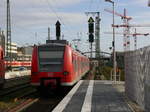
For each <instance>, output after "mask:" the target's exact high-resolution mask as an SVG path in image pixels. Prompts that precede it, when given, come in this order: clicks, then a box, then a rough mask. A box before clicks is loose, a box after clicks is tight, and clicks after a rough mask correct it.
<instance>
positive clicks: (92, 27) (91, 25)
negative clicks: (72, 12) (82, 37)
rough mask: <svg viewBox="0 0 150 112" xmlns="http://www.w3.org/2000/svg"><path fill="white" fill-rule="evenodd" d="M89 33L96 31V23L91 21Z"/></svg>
mask: <svg viewBox="0 0 150 112" xmlns="http://www.w3.org/2000/svg"><path fill="white" fill-rule="evenodd" d="M89 33H94V23H89Z"/></svg>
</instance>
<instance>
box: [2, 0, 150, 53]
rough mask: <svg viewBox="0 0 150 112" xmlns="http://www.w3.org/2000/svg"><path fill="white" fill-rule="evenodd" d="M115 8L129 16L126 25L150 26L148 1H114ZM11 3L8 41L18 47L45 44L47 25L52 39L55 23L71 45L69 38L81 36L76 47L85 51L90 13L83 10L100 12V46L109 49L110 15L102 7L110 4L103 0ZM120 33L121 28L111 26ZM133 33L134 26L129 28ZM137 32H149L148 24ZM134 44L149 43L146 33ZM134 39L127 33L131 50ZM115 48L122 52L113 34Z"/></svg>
mask: <svg viewBox="0 0 150 112" xmlns="http://www.w3.org/2000/svg"><path fill="white" fill-rule="evenodd" d="M114 2H115V11H116V12H118V13H120V14H123V10H124V8H126V10H127V15H128V16H130V17H132V18H133V19H132V20H131V21H130V24H138V25H149V26H150V7H148V0H114ZM10 3H11V28H12V41H13V42H15V43H17V44H18V45H19V46H25V45H33V44H38V43H41V44H42V43H45V41H46V39H47V35H48V34H47V32H48V31H47V29H48V27H50V30H51V31H50V33H51V34H50V35H51V39H55V23H56V21H57V20H59V21H60V23H61V31H62V35H64V37H63V38H64V39H66V40H68V41H69V42H70V43H72V45H74V42H73V41H72V40H73V39H81V41H80V42H79V43H78V48H79V49H80V50H81V51H89V43H88V41H87V40H88V35H87V33H88V23H87V21H88V18H89V17H90V16H92V17H93V18H95V16H94V15H88V16H87V15H86V14H85V12H91V11H92V12H93V11H96V12H100V17H101V25H100V49H101V51H105V52H111V50H110V49H109V47H111V46H112V45H111V44H112V35H111V34H106V33H105V32H112V27H111V24H112V14H111V13H108V12H105V11H104V9H110V10H112V4H110V3H108V2H105V0H10ZM115 23H116V24H122V20H121V18H120V17H119V16H115ZM0 28H1V29H2V30H4V31H6V0H0ZM115 31H116V32H119V33H122V32H123V29H122V28H117V29H115ZM130 32H131V33H133V32H134V28H131V29H130ZM137 32H138V33H150V27H142V28H141V27H138V28H137ZM137 38H138V40H137V45H138V46H137V47H138V48H142V47H145V46H148V45H150V36H147V37H145V36H138V37H137ZM133 39H134V38H133V37H132V36H131V37H130V41H131V50H133V49H134V40H133ZM115 41H116V43H115V45H116V50H117V51H123V50H124V49H123V35H116V39H115Z"/></svg>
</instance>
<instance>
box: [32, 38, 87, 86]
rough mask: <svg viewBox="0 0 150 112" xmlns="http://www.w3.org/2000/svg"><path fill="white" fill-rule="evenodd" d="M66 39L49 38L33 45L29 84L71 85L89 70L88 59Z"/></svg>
mask: <svg viewBox="0 0 150 112" xmlns="http://www.w3.org/2000/svg"><path fill="white" fill-rule="evenodd" d="M67 43H68V42H67V41H66V40H50V41H49V42H48V43H47V44H44V45H39V46H34V49H33V54H32V66H31V84H32V85H33V86H36V87H46V86H48V85H50V86H55V87H57V85H60V86H72V85H74V84H75V83H76V82H77V81H79V80H80V79H81V77H82V76H84V75H85V73H87V72H88V71H89V59H88V58H87V57H86V56H84V55H82V54H81V53H79V52H78V51H76V50H74V49H73V48H72V47H71V46H70V45H68V44H67Z"/></svg>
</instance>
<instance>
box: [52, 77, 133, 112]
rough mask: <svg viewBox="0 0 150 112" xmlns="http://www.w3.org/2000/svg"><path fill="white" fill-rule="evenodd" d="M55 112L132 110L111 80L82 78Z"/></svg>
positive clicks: (114, 111)
mask: <svg viewBox="0 0 150 112" xmlns="http://www.w3.org/2000/svg"><path fill="white" fill-rule="evenodd" d="M53 112H132V110H131V109H130V107H129V105H128V104H127V103H126V101H125V100H124V96H123V93H122V92H120V91H118V89H116V87H114V85H112V82H111V81H94V80H90V81H87V80H84V81H83V80H81V81H79V82H78V83H77V84H76V85H75V86H74V88H73V89H72V90H71V91H70V92H69V93H68V95H67V96H66V97H65V98H64V99H63V100H62V101H61V102H60V103H59V104H58V105H57V106H56V107H55V108H54V110H53Z"/></svg>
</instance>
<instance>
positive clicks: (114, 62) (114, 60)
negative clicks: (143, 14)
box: [105, 0, 116, 82]
mask: <svg viewBox="0 0 150 112" xmlns="http://www.w3.org/2000/svg"><path fill="white" fill-rule="evenodd" d="M105 2H109V3H112V6H113V25H112V26H114V24H115V14H114V12H115V3H114V1H112V0H105ZM112 46H113V69H114V70H113V71H114V72H113V74H114V81H115V82H116V52H115V27H113V42H112Z"/></svg>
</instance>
